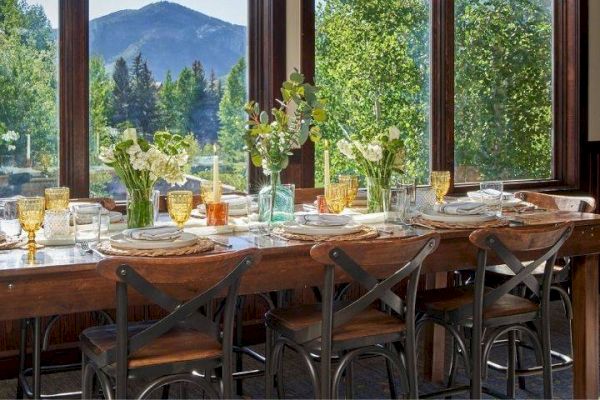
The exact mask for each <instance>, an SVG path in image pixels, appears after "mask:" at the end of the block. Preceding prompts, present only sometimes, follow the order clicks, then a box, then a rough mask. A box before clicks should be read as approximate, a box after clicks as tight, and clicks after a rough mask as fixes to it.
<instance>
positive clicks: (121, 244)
mask: <svg viewBox="0 0 600 400" xmlns="http://www.w3.org/2000/svg"><path fill="white" fill-rule="evenodd" d="M109 240H110V244H111V245H112V246H113V247H116V248H119V249H128V250H129V249H132V250H152V249H178V248H181V247H187V246H192V245H193V244H195V243H196V242H197V241H198V236H197V235H194V234H193V233H189V232H183V234H182V235H181V237H180V238H179V239H175V240H164V241H159V240H135V239H130V238H127V237H126V236H124V235H123V234H122V233H119V234H117V235H114V236H111V237H110V239H109Z"/></svg>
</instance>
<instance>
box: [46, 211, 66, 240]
mask: <svg viewBox="0 0 600 400" xmlns="http://www.w3.org/2000/svg"><path fill="white" fill-rule="evenodd" d="M70 220H71V214H70V213H69V211H68V210H48V211H46V215H45V216H44V236H45V237H46V239H48V240H55V239H68V238H69V236H71V221H70Z"/></svg>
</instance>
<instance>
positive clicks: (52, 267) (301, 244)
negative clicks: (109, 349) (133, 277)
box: [0, 211, 600, 280]
mask: <svg viewBox="0 0 600 400" xmlns="http://www.w3.org/2000/svg"><path fill="white" fill-rule="evenodd" d="M510 219H511V220H517V221H522V223H523V224H525V225H545V224H555V223H560V222H565V221H571V222H574V223H575V225H576V228H577V229H576V233H575V234H574V235H573V236H574V237H576V238H577V239H581V235H582V234H585V235H586V239H588V241H593V242H597V241H598V240H597V239H598V238H600V228H596V227H597V226H600V214H589V213H579V212H569V211H547V212H534V213H526V214H519V215H516V216H511V217H510ZM518 225H519V224H512V226H518ZM374 226H375V227H377V228H378V229H380V230H381V231H380V238H390V237H394V238H401V237H409V236H414V235H423V234H426V233H428V232H431V230H429V229H424V228H419V227H402V226H398V225H390V224H377V225H374ZM594 229H596V230H597V234H596V235H595V234H594ZM472 230H473V229H469V230H465V229H461V230H437V232H438V233H440V235H441V236H442V242H444V241H448V240H452V239H466V238H467V237H468V236H469V234H470V232H471V231H472ZM577 231H579V236H577ZM388 232H393V233H392V234H390V233H388ZM211 237H213V238H215V239H216V240H218V241H220V242H223V243H227V244H229V245H231V248H230V249H228V248H226V247H221V246H219V245H216V249H215V251H228V250H242V249H246V248H249V247H257V248H260V249H261V250H262V251H263V254H264V255H265V256H269V255H282V254H285V253H289V252H291V253H293V254H297V253H298V252H299V251H300V252H301V251H303V249H306V253H307V254H308V249H309V248H310V247H311V246H312V245H313V244H314V243H312V242H305V241H298V240H284V239H282V238H277V237H271V236H264V235H258V234H255V233H253V232H242V233H234V234H225V235H213V236H211ZM594 238H595V239H596V240H594ZM373 240H377V239H373ZM590 244H592V243H590ZM439 251H440V250H438V252H439ZM596 252H600V243H599V246H598V250H597V251H596ZM581 254H588V253H581ZM572 255H580V254H577V253H574V254H572ZM102 257H103V256H102V255H101V254H99V253H96V252H94V253H92V254H90V253H86V254H82V253H81V252H80V250H79V249H78V248H77V247H75V246H47V247H45V248H43V249H40V250H38V252H37V254H36V260H35V263H32V262H31V261H30V260H28V257H27V251H25V250H21V249H13V250H3V251H0V279H3V278H4V279H6V278H8V279H10V278H11V277H12V278H14V277H25V276H31V275H38V274H42V275H43V274H54V273H57V272H61V273H65V272H78V271H89V270H92V269H94V268H95V266H96V263H97V262H98V261H99V260H100V259H102ZM4 279H3V280H4Z"/></svg>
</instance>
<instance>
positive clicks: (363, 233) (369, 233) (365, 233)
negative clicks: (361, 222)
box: [273, 226, 379, 242]
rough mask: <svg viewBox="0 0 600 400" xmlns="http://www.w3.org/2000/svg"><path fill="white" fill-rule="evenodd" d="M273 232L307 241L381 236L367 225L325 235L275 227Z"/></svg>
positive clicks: (333, 240)
mask: <svg viewBox="0 0 600 400" xmlns="http://www.w3.org/2000/svg"><path fill="white" fill-rule="evenodd" d="M273 234H275V235H276V236H280V237H282V238H284V239H288V240H302V241H305V242H335V241H348V240H363V239H372V238H376V237H377V236H379V233H378V232H377V229H374V228H371V227H368V226H365V227H364V228H363V229H361V230H360V231H358V232H356V233H351V234H347V235H338V236H328V235H327V236H324V235H299V234H295V233H289V232H286V231H285V230H284V229H283V228H274V229H273Z"/></svg>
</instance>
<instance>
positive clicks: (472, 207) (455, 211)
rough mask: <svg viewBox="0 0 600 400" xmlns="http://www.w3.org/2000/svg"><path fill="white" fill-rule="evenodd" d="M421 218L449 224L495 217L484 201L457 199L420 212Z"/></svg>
mask: <svg viewBox="0 0 600 400" xmlns="http://www.w3.org/2000/svg"><path fill="white" fill-rule="evenodd" d="M421 218H423V219H426V220H429V221H434V222H443V223H449V224H477V223H482V222H488V221H493V220H495V219H497V216H496V214H495V213H492V212H489V211H487V207H486V205H485V204H484V203H479V202H475V201H457V202H453V203H447V204H442V205H436V206H435V207H434V208H433V209H425V210H423V211H422V212H421Z"/></svg>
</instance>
